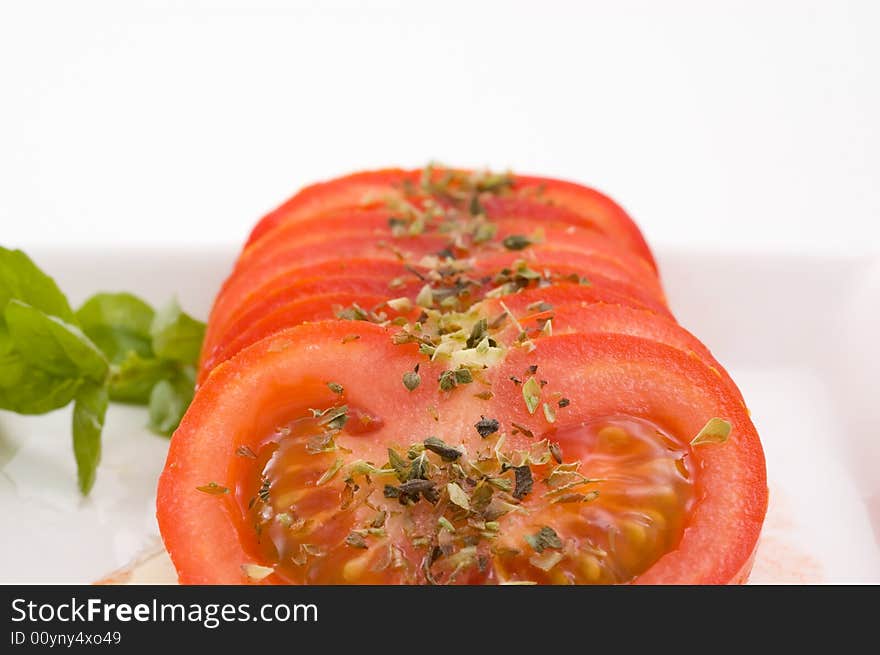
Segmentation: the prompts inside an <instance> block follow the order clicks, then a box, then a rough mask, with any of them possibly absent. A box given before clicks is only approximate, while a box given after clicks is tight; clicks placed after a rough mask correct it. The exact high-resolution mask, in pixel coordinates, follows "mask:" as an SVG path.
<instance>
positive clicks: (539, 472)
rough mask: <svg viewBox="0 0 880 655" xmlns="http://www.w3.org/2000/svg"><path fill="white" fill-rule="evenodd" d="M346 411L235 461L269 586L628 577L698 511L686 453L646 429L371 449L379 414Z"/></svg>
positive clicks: (241, 505) (303, 423) (246, 525)
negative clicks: (273, 583)
mask: <svg viewBox="0 0 880 655" xmlns="http://www.w3.org/2000/svg"><path fill="white" fill-rule="evenodd" d="M342 401H344V398H342V399H341V401H340V404H337V405H336V406H334V407H330V408H326V409H321V410H310V415H308V416H306V417H299V418H295V419H293V420H291V421H290V422H289V423H287V424H285V425H283V426H281V427H279V428H277V429H276V430H275V431H273V432H272V433H271V434H267V435H265V436H264V438H263V440H262V445H261V446H260V447H259V448H258V449H257V450H256V451H253V450H250V449H246V450H245V451H243V452H238V455H239V456H238V457H236V458H235V460H236V461H235V463H234V467H233V469H234V470H233V475H234V477H235V479H236V485H235V491H236V494H235V497H236V501H237V502H236V505H237V510H238V512H239V513H240V517H241V520H240V522H239V530H240V533H241V538H242V543H243V544H245V546H246V548H247V550H249V552H250V553H251V554H252V556H253V558H254V561H255V562H256V563H259V564H260V565H265V566H270V567H272V568H273V569H274V573H273V576H274V577H275V578H277V581H279V582H286V583H295V584H421V583H426V582H428V583H436V584H500V583H528V582H534V583H538V584H590V583H600V584H603V583H604V584H609V583H621V582H629V581H631V580H633V579H634V578H635V577H637V576H638V575H639V574H641V573H642V572H644V571H646V570H647V569H648V568H649V567H650V566H651V565H652V564H653V563H654V562H656V561H657V560H658V559H659V558H660V557H661V556H662V555H663V554H664V553H665V552H667V551H668V550H670V549H672V548H674V547H675V545H676V544H677V543H678V541H679V540H680V538H681V534H682V532H683V530H684V527H685V525H686V523H687V517H688V513H689V511H690V509H691V507H692V505H693V503H694V496H695V494H694V483H695V477H696V471H695V470H694V467H693V466H692V465H691V463H690V459H689V457H688V453H689V447H688V446H687V443H686V442H683V441H681V440H679V439H677V438H675V437H674V436H672V435H670V434H668V433H667V432H665V431H663V430H661V429H660V428H659V427H658V426H656V425H654V424H652V423H650V422H648V421H645V420H642V419H636V418H632V417H625V416H612V417H607V418H604V419H602V420H596V421H591V422H589V423H585V424H582V425H579V426H576V427H574V428H571V427H570V428H567V429H565V430H564V431H558V432H551V433H548V434H547V435H525V434H522V433H518V434H508V433H507V431H505V430H501V431H497V432H494V433H491V434H489V435H488V436H487V437H485V438H484V437H482V435H480V434H479V433H478V432H477V431H475V432H474V435H473V437H466V438H463V439H461V441H460V442H459V443H455V442H453V441H452V440H450V442H449V443H445V442H442V441H441V442H440V444H442V446H438V445H436V443H435V442H432V441H430V440H425V439H423V438H413V440H412V441H411V442H410V443H405V442H396V443H377V440H376V438H375V437H376V435H375V434H373V433H374V432H376V431H377V430H379V429H380V428H381V426H382V425H383V419H382V417H380V416H375V415H373V414H371V413H370V412H369V411H368V410H366V409H363V408H357V407H349V406H348V405H344V404H342ZM490 427H491V424H490ZM502 435H503V436H502ZM379 441H380V442H381V441H382V440H381V439H380V440H379ZM428 444H431V448H428V447H427V445H428ZM392 453H393V454H392ZM525 469H528V471H527V472H526V470H525ZM408 490H414V491H408Z"/></svg>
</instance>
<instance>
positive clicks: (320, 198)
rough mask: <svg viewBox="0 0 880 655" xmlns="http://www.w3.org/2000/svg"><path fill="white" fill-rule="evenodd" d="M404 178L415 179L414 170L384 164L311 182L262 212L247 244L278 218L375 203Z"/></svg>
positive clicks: (276, 223)
mask: <svg viewBox="0 0 880 655" xmlns="http://www.w3.org/2000/svg"><path fill="white" fill-rule="evenodd" d="M404 180H410V181H411V182H412V183H416V182H417V181H418V173H417V172H416V171H406V170H403V169H400V168H387V169H383V170H377V171H364V172H361V173H354V174H352V175H346V176H345V177H340V178H336V179H333V180H328V181H327V182H319V183H317V184H312V185H310V186H307V187H305V188H303V189H302V190H300V191H299V192H298V193H297V194H296V195H295V196H293V197H292V198H290V199H289V200H287V201H286V202H284V203H283V204H282V205H281V206H280V207H278V208H277V209H275V210H273V211H271V212H270V213H268V214H267V215H266V216H264V217H263V218H262V219H261V220H260V221H259V222H258V223H257V225H256V226H255V227H254V229H253V230H252V231H251V234H250V237H249V238H248V240H247V245H246V247H247V246H250V245H251V244H253V243H255V242H256V241H258V240H259V239H260V238H262V237H263V236H264V235H265V234H266V233H268V232H270V231H271V230H272V229H274V228H275V226H277V225H278V224H280V223H281V222H284V221H287V220H295V219H301V218H307V217H309V216H312V215H314V214H321V213H324V212H327V211H331V210H334V209H340V208H343V207H359V206H364V205H375V204H376V203H377V202H383V201H384V199H385V198H386V197H387V196H391V195H394V194H395V193H397V192H398V191H399V190H400V188H401V185H402V184H403V181H404Z"/></svg>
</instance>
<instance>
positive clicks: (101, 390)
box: [73, 384, 108, 495]
mask: <svg viewBox="0 0 880 655" xmlns="http://www.w3.org/2000/svg"><path fill="white" fill-rule="evenodd" d="M107 402H108V396H107V387H106V385H97V384H86V385H85V386H83V388H82V389H80V391H79V393H78V394H76V403H74V405H73V454H74V457H76V477H77V480H78V482H79V490H80V491H81V492H82V494H83V495H86V494H88V493H89V491H91V489H92V485H94V484H95V474H96V473H97V470H98V464H99V463H100V461H101V432H102V431H103V429H104V416H105V415H106V414H107Z"/></svg>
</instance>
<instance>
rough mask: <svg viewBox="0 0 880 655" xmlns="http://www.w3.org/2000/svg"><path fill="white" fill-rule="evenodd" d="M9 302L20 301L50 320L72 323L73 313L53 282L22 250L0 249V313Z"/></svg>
mask: <svg viewBox="0 0 880 655" xmlns="http://www.w3.org/2000/svg"><path fill="white" fill-rule="evenodd" d="M10 300H21V301H22V302H25V303H27V304H29V305H32V306H33V307H36V308H37V309H39V310H40V311H41V312H45V313H46V314H49V315H50V316H57V317H58V318H60V319H62V320H65V321H68V322H73V321H74V317H73V310H71V309H70V305H69V304H68V302H67V298H66V297H65V296H64V294H63V293H61V290H60V289H59V288H58V285H57V284H55V280H53V279H52V278H51V277H49V276H48V275H46V274H45V273H43V271H41V270H40V269H39V268H38V267H37V265H36V264H34V262H33V261H32V260H31V258H30V257H28V256H27V255H25V254H24V253H23V252H22V251H21V250H9V249H7V248H3V247H0V311H2V310H4V309H5V308H6V305H7V304H8V303H9V301H10Z"/></svg>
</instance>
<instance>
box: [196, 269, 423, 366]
mask: <svg viewBox="0 0 880 655" xmlns="http://www.w3.org/2000/svg"><path fill="white" fill-rule="evenodd" d="M398 277H400V278H402V279H403V280H404V285H405V284H406V283H407V282H409V281H411V280H415V279H417V278H416V277H415V276H414V275H412V274H410V273H408V272H407V271H406V269H405V267H404V266H403V265H402V264H401V263H400V262H398V261H393V260H387V259H349V260H345V261H333V262H327V263H324V264H318V265H313V266H305V267H302V268H295V269H292V271H286V272H283V273H282V274H280V275H278V276H276V277H274V278H272V279H271V280H268V281H267V282H265V283H264V284H263V285H262V286H261V287H259V288H252V289H248V290H245V291H243V292H242V293H241V294H239V295H238V296H237V297H233V296H232V295H231V294H226V293H225V292H221V293H220V294H219V295H218V297H217V299H216V300H215V301H214V306H213V307H212V309H211V315H210V318H209V320H208V328H207V331H206V332H205V341H204V345H203V352H209V351H210V349H211V348H213V347H214V346H215V345H216V344H217V343H218V342H219V340H220V339H221V338H222V336H223V334H225V332H226V329H227V328H228V327H229V326H230V324H232V322H233V321H237V320H239V319H241V320H243V321H253V320H256V318H257V315H258V314H261V313H262V312H266V311H270V310H271V309H273V308H275V307H278V306H280V305H282V304H285V303H287V302H290V301H291V300H293V299H302V298H307V297H309V296H311V295H317V294H324V293H331V292H333V291H353V292H364V293H376V294H381V293H382V292H383V291H384V290H385V289H391V290H392V291H394V289H393V287H392V286H390V285H391V283H392V281H393V280H395V278H398ZM395 293H396V292H395ZM245 316H247V318H245ZM245 325H247V323H245ZM239 327H242V326H241V325H239Z"/></svg>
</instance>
